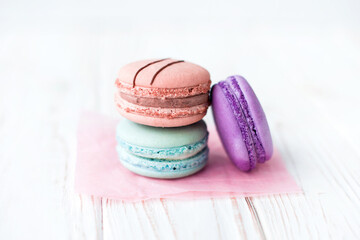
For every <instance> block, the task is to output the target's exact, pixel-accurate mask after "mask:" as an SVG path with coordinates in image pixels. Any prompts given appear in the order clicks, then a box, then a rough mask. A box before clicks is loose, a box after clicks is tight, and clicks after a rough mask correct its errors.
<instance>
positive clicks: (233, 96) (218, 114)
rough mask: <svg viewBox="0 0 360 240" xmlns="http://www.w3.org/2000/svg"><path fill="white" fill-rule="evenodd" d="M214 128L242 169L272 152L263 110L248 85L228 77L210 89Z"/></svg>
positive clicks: (262, 161)
mask: <svg viewBox="0 0 360 240" xmlns="http://www.w3.org/2000/svg"><path fill="white" fill-rule="evenodd" d="M211 98H212V110H213V115H214V120H215V123H216V128H217V131H218V133H219V136H220V139H221V141H222V143H223V146H224V148H225V150H226V152H227V154H228V156H229V158H230V159H231V160H232V161H233V163H234V164H235V165H236V166H237V167H238V168H239V169H241V170H243V171H249V170H251V169H253V168H255V166H256V164H257V163H264V162H265V161H267V160H269V159H270V158H271V156H272V154H273V144H272V139H271V134H270V129H269V126H268V123H267V120H266V116H265V113H264V111H263V109H262V107H261V104H260V102H259V100H258V98H257V97H256V95H255V93H254V91H253V89H252V88H251V86H250V84H249V83H248V82H247V81H246V80H245V78H243V77H241V76H230V77H228V78H227V79H226V80H224V81H221V82H219V83H218V84H215V85H214V87H213V88H212V92H211Z"/></svg>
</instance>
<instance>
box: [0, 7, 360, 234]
mask: <svg viewBox="0 0 360 240" xmlns="http://www.w3.org/2000/svg"><path fill="white" fill-rule="evenodd" d="M19 4H20V3H19ZM21 4H25V2H23V3H21ZM21 4H20V5H21ZM89 4H90V3H89ZM112 4H115V3H112ZM177 4H178V5H174V6H170V5H169V4H167V5H166V6H163V7H164V8H165V9H166V11H167V12H166V11H165V13H164V15H163V17H164V18H165V19H168V20H167V21H164V18H162V17H161V15H160V14H161V12H162V8H156V7H155V6H152V5H151V4H145V7H143V8H139V10H138V11H139V16H140V15H141V16H142V18H141V19H140V20H139V19H138V18H137V17H136V16H133V15H132V13H134V12H135V11H136V10H137V7H136V4H135V3H127V5H124V8H121V7H120V6H119V5H117V8H116V7H115V8H112V7H111V4H110V5H109V6H108V7H107V8H106V9H105V8H104V7H102V8H101V7H100V8H99V12H97V5H95V4H92V5H91V4H90V7H89V6H88V5H86V4H80V3H76V4H75V3H74V5H71V3H70V2H65V3H64V4H60V3H59V4H57V5H54V6H50V5H49V4H48V3H47V2H45V1H44V2H41V3H39V4H38V5H37V4H33V5H31V6H30V5H26V4H25V5H26V6H23V5H21V6H20V5H16V4H15V3H10V2H8V3H2V8H1V7H0V8H1V10H0V14H1V15H0V16H1V19H2V20H1V21H0V22H1V25H0V239H359V238H360V150H359V149H360V148H359V147H360V124H359V122H360V110H359V106H358V105H359V103H360V94H359V90H360V84H359V82H360V29H359V26H360V24H359V22H360V21H359V17H358V16H357V15H356V14H355V13H358V12H357V11H356V9H358V8H359V5H358V4H356V3H351V2H347V5H346V4H342V3H336V4H335V5H334V6H333V7H329V6H327V7H324V6H322V5H321V4H320V5H316V6H315V7H314V6H313V5H312V2H311V3H310V2H308V3H307V2H306V3H304V5H302V6H288V5H286V6H285V7H283V8H284V9H286V10H289V9H293V10H294V9H295V10H294V11H295V13H294V14H295V17H293V15H292V13H291V12H290V13H284V12H282V11H280V10H279V11H278V10H277V8H276V7H274V6H273V5H266V4H265V3H264V4H265V6H264V8H267V9H268V10H269V12H270V13H269V12H267V11H265V10H261V9H260V13H258V12H257V11H256V9H257V5H256V4H255V3H254V4H253V5H251V6H250V7H248V8H247V10H249V11H250V12H252V13H253V14H255V17H254V18H253V17H252V15H251V14H250V13H249V11H244V15H243V16H239V14H237V15H236V13H237V11H238V10H239V8H240V6H237V7H236V8H231V5H226V4H225V5H219V6H217V5H216V4H215V5H214V4H213V5H206V7H203V6H202V5H201V4H195V3H194V8H191V9H190V10H189V13H188V15H187V16H188V17H189V19H190V20H189V19H188V20H186V18H182V14H184V9H185V8H186V7H184V6H183V5H181V6H180V5H179V4H180V3H177ZM184 4H185V3H184ZM187 4H189V3H187ZM234 4H235V3H234ZM249 4H250V3H249ZM284 4H285V3H284ZM310 5H311V6H312V8H310V7H309V6H310ZM99 6H100V5H99ZM101 6H105V5H101ZM39 7H42V8H39ZM298 7H300V10H296V9H297V8H298ZM146 8H149V9H151V10H152V11H153V13H154V14H153V15H152V14H150V13H148V12H147V11H146ZM178 8H179V9H180V10H179V12H178V13H177V10H178ZM218 8H219V9H218ZM313 8H315V10H314V11H315V12H316V13H313V12H312V10H311V9H313ZM39 9H41V10H39ZM104 9H105V10H104ZM204 9H205V10H204ZM202 10H203V11H202ZM225 10H227V11H228V12H226V13H224V11H225ZM33 11H34V12H35V13H34V12H33ZM117 11H119V12H117ZM217 11H218V15H217ZM97 13H99V14H97ZM117 13H118V14H117ZM172 13H173V14H174V15H173V16H172V15H171V14H172ZM302 13H307V14H308V15H307V16H309V18H310V20H307V17H305V16H303V15H301V14H302ZM228 14H229V15H228ZM261 14H265V15H264V16H263V15H261ZM266 14H267V15H266ZM317 14H319V15H317ZM339 14H340V15H339ZM341 14H342V15H341ZM213 16H217V18H213ZM273 16H278V17H279V18H275V17H274V18H273ZM171 17H172V18H171ZM256 19H260V20H261V22H258V21H257V20H256ZM322 19H324V22H323V21H322ZM267 20H269V21H267ZM243 21H245V22H246V24H243ZM193 22H196V23H197V24H193ZM169 56H170V57H173V58H179V59H186V60H188V61H192V62H195V63H199V64H200V65H203V66H204V67H206V68H207V69H208V70H209V71H210V73H211V76H212V80H213V81H214V82H216V81H219V80H222V79H224V78H225V77H227V76H228V75H231V74H236V73H238V74H242V75H244V76H245V77H246V78H247V79H248V80H249V81H250V82H251V84H252V86H253V88H254V89H255V91H256V93H257V94H258V96H259V98H260V100H261V101H262V103H263V107H264V109H265V112H266V113H267V116H268V120H269V123H270V127H271V130H272V135H273V140H274V143H275V146H276V147H277V148H278V150H279V151H280V153H281V155H282V157H283V160H284V162H285V164H286V167H287V169H288V170H289V172H290V173H291V174H292V176H294V178H295V180H296V181H297V183H298V184H299V185H300V186H301V187H302V188H303V191H304V194H298V195H275V196H266V197H249V198H226V199H207V200H189V201H173V200H166V199H154V200H150V201H145V202H139V203H125V202H121V201H112V200H108V199H94V198H92V197H89V196H83V195H77V194H75V193H74V189H73V184H74V169H75V162H76V129H77V121H78V117H79V114H80V113H81V111H82V110H83V109H88V110H93V111H97V112H100V113H103V114H108V115H111V116H117V113H116V110H115V108H114V104H113V91H114V85H113V83H114V80H115V78H116V73H117V71H118V69H119V67H120V66H121V65H123V64H125V63H127V62H130V61H133V60H137V59H143V58H151V57H169ZM206 121H208V122H211V121H212V117H211V115H210V114H208V115H207V116H206Z"/></svg>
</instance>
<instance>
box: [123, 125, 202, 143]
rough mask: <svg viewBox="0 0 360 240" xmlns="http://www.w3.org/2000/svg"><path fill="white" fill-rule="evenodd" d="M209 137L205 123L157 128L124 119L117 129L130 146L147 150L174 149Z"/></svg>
mask: <svg viewBox="0 0 360 240" xmlns="http://www.w3.org/2000/svg"><path fill="white" fill-rule="evenodd" d="M207 135H208V132H207V127H206V124H205V122H204V121H199V122H197V123H194V124H191V125H188V126H185V127H182V128H156V127H149V126H144V125H141V124H136V123H134V122H131V121H129V120H126V119H123V120H122V121H120V122H119V123H118V125H117V128H116V136H117V137H118V138H120V139H122V140H123V141H125V142H126V143H128V144H133V145H137V146H141V147H146V148H158V149H159V148H173V147H181V146H184V145H190V144H194V143H197V142H199V141H202V140H203V139H204V138H205V137H206V136H207Z"/></svg>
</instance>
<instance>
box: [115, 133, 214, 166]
mask: <svg viewBox="0 0 360 240" xmlns="http://www.w3.org/2000/svg"><path fill="white" fill-rule="evenodd" d="M207 139H208V134H206V136H205V137H204V138H203V139H201V140H200V141H198V142H196V143H193V144H187V145H184V146H179V147H172V148H150V147H142V146H137V145H134V144H131V143H128V142H126V141H124V140H123V139H121V138H119V137H117V142H118V146H117V148H118V151H120V150H125V151H127V152H129V153H131V154H134V155H136V156H139V157H145V158H153V159H176V160H179V159H185V158H189V157H192V156H194V155H196V154H197V153H199V152H200V151H202V150H203V149H204V148H206V146H207Z"/></svg>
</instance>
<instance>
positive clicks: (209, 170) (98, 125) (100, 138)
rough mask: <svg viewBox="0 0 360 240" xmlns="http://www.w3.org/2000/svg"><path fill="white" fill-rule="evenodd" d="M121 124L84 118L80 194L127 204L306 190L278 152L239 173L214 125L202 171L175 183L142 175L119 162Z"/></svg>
mask: <svg viewBox="0 0 360 240" xmlns="http://www.w3.org/2000/svg"><path fill="white" fill-rule="evenodd" d="M116 124H117V121H116V120H114V119H112V118H109V117H105V116H102V115H99V114H95V113H84V114H83V115H82V117H81V120H80V125H79V129H78V158H77V165H76V172H75V191H76V192H78V193H83V194H88V195H93V196H96V197H105V198H109V199H119V200H124V201H140V200H145V199H151V198H177V199H193V198H208V197H226V196H258V195H269V194H280V193H298V192H301V189H300V188H299V187H298V185H297V184H296V182H295V181H294V179H293V178H292V177H291V176H290V174H289V173H288V172H287V170H286V168H285V166H284V164H283V163H282V161H281V158H280V155H279V154H278V153H277V152H276V151H275V154H274V157H273V158H272V159H271V160H270V161H268V162H267V163H265V164H258V166H257V168H256V169H254V170H253V171H251V172H250V173H244V172H241V171H240V170H238V169H237V168H236V167H235V166H234V165H233V164H232V163H231V161H230V160H229V159H228V157H227V156H226V153H225V151H224V149H223V147H222V145H221V142H220V140H219V137H218V135H217V133H216V130H215V128H214V127H209V132H210V138H209V148H210V156H209V162H208V164H207V166H206V167H205V169H204V170H202V171H201V172H199V173H197V174H195V175H193V176H190V177H187V178H182V179H175V180H162V179H152V178H146V177H142V176H138V175H136V174H133V173H132V172H130V171H128V170H127V169H125V168H124V167H123V166H122V165H121V163H120V162H119V160H118V156H117V152H116V150H115V145H116V140H115V127H116Z"/></svg>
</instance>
